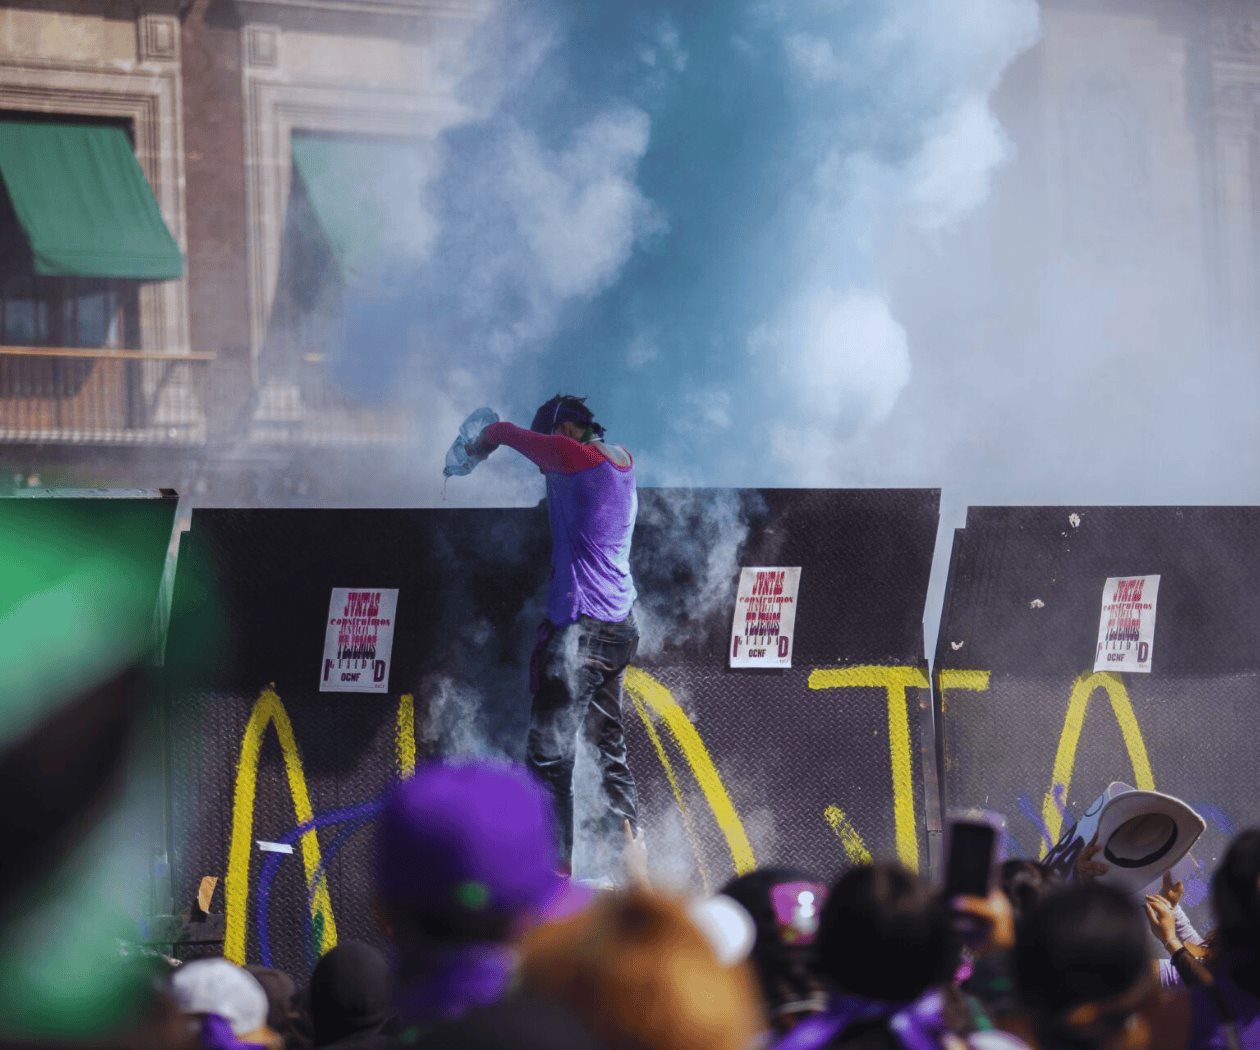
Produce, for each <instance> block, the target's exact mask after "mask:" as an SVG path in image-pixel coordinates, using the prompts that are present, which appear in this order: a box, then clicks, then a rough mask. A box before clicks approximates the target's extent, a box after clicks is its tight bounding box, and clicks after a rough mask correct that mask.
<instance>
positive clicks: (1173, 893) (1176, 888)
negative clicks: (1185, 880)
mask: <svg viewBox="0 0 1260 1050" xmlns="http://www.w3.org/2000/svg"><path fill="white" fill-rule="evenodd" d="M1185 891H1186V888H1185V887H1184V886H1183V885H1182V884H1181V880H1180V879H1178V880H1177V881H1176V882H1173V877H1172V872H1171V871H1166V872H1164V880H1163V882H1162V883H1161V884H1160V887H1159V895H1160V896H1161V897H1163V898H1164V900H1166V901H1167V902H1168V906H1169V907H1170V908H1175V907H1177V905H1178V904H1180V903H1181V895H1182V894H1183V893H1185Z"/></svg>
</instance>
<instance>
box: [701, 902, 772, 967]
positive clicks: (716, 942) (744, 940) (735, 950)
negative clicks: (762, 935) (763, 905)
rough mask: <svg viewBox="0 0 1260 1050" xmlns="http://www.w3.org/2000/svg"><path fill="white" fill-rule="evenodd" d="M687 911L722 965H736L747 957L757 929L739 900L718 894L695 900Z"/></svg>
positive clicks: (755, 937) (755, 938)
mask: <svg viewBox="0 0 1260 1050" xmlns="http://www.w3.org/2000/svg"><path fill="white" fill-rule="evenodd" d="M687 911H688V913H689V914H690V916H691V921H692V922H694V923H695V924H696V925H697V926H698V927H699V928H700V931H701V932H702V933H703V934H704V935H705V937H706V938H707V940H708V941H709V943H710V944H711V945H713V951H714V952H715V953H716V954H717V957H718V962H720V963H721V964H722V965H723V966H735V965H737V964H738V963H742V962H743V961H744V960H745V959H747V958H748V956H749V954H750V953H751V952H752V948H753V943H754V942H755V941H756V940H757V927H756V925H755V924H754V923H753V919H752V916H751V915H749V914H748V912H747V911H746V910H745V909H744V906H743V905H742V904H740V903H739V901H737V900H734V899H732V898H730V897H727V896H725V895H723V894H721V893H719V894H718V895H717V896H715V897H706V898H704V899H703V900H698V901H695V902H694V903H693V904H692V905H691V906H690V907H689V908H688V909H687Z"/></svg>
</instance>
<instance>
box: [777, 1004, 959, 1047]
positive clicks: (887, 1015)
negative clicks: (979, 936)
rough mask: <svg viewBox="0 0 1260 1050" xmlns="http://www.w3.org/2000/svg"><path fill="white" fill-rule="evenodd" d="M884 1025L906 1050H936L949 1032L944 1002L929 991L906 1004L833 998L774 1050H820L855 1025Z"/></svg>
mask: <svg viewBox="0 0 1260 1050" xmlns="http://www.w3.org/2000/svg"><path fill="white" fill-rule="evenodd" d="M874 1021H884V1022H885V1023H886V1024H887V1025H888V1029H889V1031H891V1032H892V1034H893V1035H894V1036H895V1037H896V1039H897V1041H898V1042H899V1043H900V1044H901V1045H902V1046H903V1047H905V1050H937V1048H938V1047H939V1046H940V1045H941V1041H942V1039H943V1038H944V1037H945V1035H946V1034H948V1032H949V1028H948V1026H947V1025H946V1024H945V1001H944V999H943V998H942V997H941V993H940V992H938V991H936V990H932V991H929V992H926V993H925V994H923V995H921V996H920V997H919V998H918V999H915V1000H913V1001H912V1002H908V1003H890V1002H882V1001H879V1000H875V999H859V998H858V997H857V996H853V995H836V996H833V997H832V999H831V1002H830V1003H829V1004H828V1006H827V1009H826V1011H825V1012H823V1013H821V1014H818V1015H816V1016H814V1017H809V1018H806V1019H805V1020H804V1021H802V1022H801V1023H800V1024H798V1025H797V1026H796V1027H795V1028H793V1029H792V1031H790V1032H789V1033H788V1034H787V1035H785V1036H784V1037H783V1038H782V1039H780V1040H779V1041H778V1042H777V1043H775V1044H774V1050H820V1048H822V1047H825V1046H827V1045H828V1044H830V1043H831V1042H832V1040H834V1039H836V1038H838V1037H839V1036H840V1035H842V1034H843V1033H844V1032H845V1031H846V1030H847V1029H849V1028H852V1027H854V1026H855V1025H862V1024H870V1023H871V1022H874Z"/></svg>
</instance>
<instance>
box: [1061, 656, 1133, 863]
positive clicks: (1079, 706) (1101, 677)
mask: <svg viewBox="0 0 1260 1050" xmlns="http://www.w3.org/2000/svg"><path fill="white" fill-rule="evenodd" d="M1099 689H1101V690H1103V692H1105V693H1106V694H1107V699H1108V700H1110V701H1111V710H1112V713H1113V714H1114V715H1115V717H1116V722H1117V723H1119V726H1120V735H1121V736H1122V737H1123V738H1124V747H1125V750H1126V751H1127V752H1128V753H1129V764H1130V765H1131V766H1132V767H1133V782H1134V785H1135V786H1136V787H1139V788H1143V789H1145V790H1148V791H1153V790H1154V789H1155V777H1154V776H1153V775H1152V773H1151V761H1150V759H1149V758H1148V757H1147V755H1146V742H1145V741H1144V740H1143V739H1142V729H1141V727H1140V726H1139V725H1138V721H1137V716H1136V715H1135V714H1134V713H1133V704H1132V703H1130V701H1129V693H1128V691H1127V690H1126V689H1125V687H1124V682H1123V681H1122V680H1121V678H1120V676H1119V675H1117V674H1115V673H1114V672H1112V671H1098V672H1096V673H1094V674H1088V673H1086V674H1082V675H1080V676H1079V677H1078V678H1077V679H1076V681H1075V682H1074V683H1073V684H1072V693H1071V695H1070V696H1069V697H1068V709H1067V715H1066V716H1065V717H1064V719H1063V732H1062V733H1061V734H1060V736H1059V748H1058V750H1057V751H1056V752H1055V755H1054V772H1053V773H1052V774H1051V779H1050V790H1049V791H1047V792H1046V795H1045V799H1044V800H1043V802H1042V806H1041V818H1042V820H1043V821H1044V822H1045V825H1046V831H1047V832H1048V833H1049V836H1050V843H1051V844H1053V843H1055V842H1057V841H1058V839H1059V832H1060V831H1061V830H1062V828H1063V814H1062V811H1061V810H1060V806H1066V805H1067V799H1068V792H1069V791H1070V790H1071V787H1072V771H1073V769H1074V768H1075V766H1076V748H1077V745H1078V744H1079V743H1080V742H1081V729H1082V728H1083V727H1084V725H1085V712H1086V711H1087V710H1088V709H1089V701H1090V698H1091V697H1092V696H1093V695H1094V693H1096V692H1097V691H1098V690H1099ZM1059 788H1061V791H1062V794H1061V796H1060V797H1058V798H1056V797H1055V796H1056V789H1059ZM1047 849H1048V846H1047V845H1046V844H1045V843H1042V848H1041V854H1042V856H1045V853H1046V850H1047Z"/></svg>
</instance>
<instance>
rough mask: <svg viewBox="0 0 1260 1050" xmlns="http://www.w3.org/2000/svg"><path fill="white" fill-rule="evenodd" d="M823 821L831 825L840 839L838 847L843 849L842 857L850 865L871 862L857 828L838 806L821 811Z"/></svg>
mask: <svg viewBox="0 0 1260 1050" xmlns="http://www.w3.org/2000/svg"><path fill="white" fill-rule="evenodd" d="M823 819H824V820H825V821H826V822H827V823H828V824H830V825H831V830H832V831H834V832H835V833H836V837H837V838H839V839H840V845H841V846H843V847H844V855H845V856H846V857H848V858H849V863H850V864H869V863H870V862H871V851H870V850H869V849H867V848H866V843H865V842H863V841H862V836H861V835H859V834H858V830H857V828H855V827H854V826H853V823H852V822H851V821H850V820H849V818H848V817H846V816H845V815H844V810H842V809H841V808H840V807H839V806H828V807H827V808H826V809H824V810H823Z"/></svg>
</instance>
